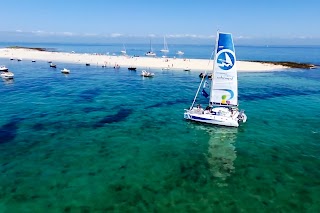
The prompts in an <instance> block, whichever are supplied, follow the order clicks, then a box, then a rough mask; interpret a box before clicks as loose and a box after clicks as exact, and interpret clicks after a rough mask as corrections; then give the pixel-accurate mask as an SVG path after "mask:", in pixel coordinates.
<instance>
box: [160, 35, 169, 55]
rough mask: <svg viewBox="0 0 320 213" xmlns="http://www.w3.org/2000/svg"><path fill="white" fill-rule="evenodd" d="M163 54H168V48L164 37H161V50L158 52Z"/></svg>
mask: <svg viewBox="0 0 320 213" xmlns="http://www.w3.org/2000/svg"><path fill="white" fill-rule="evenodd" d="M160 51H161V52H163V53H168V52H169V48H168V44H167V42H166V37H165V36H164V37H163V49H162V50H160Z"/></svg>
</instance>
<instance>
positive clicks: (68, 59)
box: [0, 47, 292, 72]
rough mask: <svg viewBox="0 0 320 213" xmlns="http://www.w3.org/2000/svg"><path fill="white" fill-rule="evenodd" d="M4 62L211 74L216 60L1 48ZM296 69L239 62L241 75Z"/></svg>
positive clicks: (274, 64) (262, 63)
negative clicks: (243, 73) (164, 69)
mask: <svg viewBox="0 0 320 213" xmlns="http://www.w3.org/2000/svg"><path fill="white" fill-rule="evenodd" d="M0 58H8V59H11V58H12V59H21V60H30V61H31V60H36V61H46V62H48V61H52V62H53V63H55V64H57V63H59V62H60V63H73V64H83V65H84V66H85V65H86V64H87V63H89V64H90V65H97V66H103V65H105V66H107V67H114V66H115V65H119V66H120V67H136V68H140V69H145V68H151V69H163V68H169V69H170V70H184V69H190V70H191V71H199V72H204V71H209V70H212V67H213V60H210V61H209V60H206V59H192V58H191V59H188V58H185V59H180V58H159V57H156V58H153V57H131V56H120V55H119V56H113V55H98V54H87V53H67V52H51V51H46V49H45V48H25V47H14V48H1V49H0ZM289 68H292V67H290V66H283V65H282V64H279V63H275V62H262V61H237V69H238V71H239V72H273V71H284V70H288V69H289Z"/></svg>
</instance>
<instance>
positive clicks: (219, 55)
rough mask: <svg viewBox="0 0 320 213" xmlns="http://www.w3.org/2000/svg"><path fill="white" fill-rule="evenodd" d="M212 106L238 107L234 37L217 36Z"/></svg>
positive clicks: (229, 35) (211, 94) (227, 34)
mask: <svg viewBox="0 0 320 213" xmlns="http://www.w3.org/2000/svg"><path fill="white" fill-rule="evenodd" d="M217 36H218V38H217V43H216V51H215V58H214V67H213V79H212V83H211V92H210V105H231V106H238V79H237V78H238V77H237V68H236V56H235V50H234V44H233V40H232V35H231V34H230V33H221V32H218V34H217Z"/></svg>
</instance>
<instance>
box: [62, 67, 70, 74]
mask: <svg viewBox="0 0 320 213" xmlns="http://www.w3.org/2000/svg"><path fill="white" fill-rule="evenodd" d="M61 72H62V73H63V74H69V73H70V70H68V69H66V68H63V70H61Z"/></svg>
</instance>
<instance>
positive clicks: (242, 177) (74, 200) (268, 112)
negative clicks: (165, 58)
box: [0, 59, 320, 213]
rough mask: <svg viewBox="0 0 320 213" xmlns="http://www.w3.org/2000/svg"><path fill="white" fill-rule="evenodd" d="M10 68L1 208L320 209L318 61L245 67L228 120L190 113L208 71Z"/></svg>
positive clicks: (2, 129) (0, 156)
mask: <svg viewBox="0 0 320 213" xmlns="http://www.w3.org/2000/svg"><path fill="white" fill-rule="evenodd" d="M0 64H5V65H6V66H7V67H9V68H10V70H12V71H13V72H14V73H15V76H16V77H15V79H14V80H13V81H1V82H0V100H1V113H0V165H1V167H0V169H1V176H0V182H1V184H0V212H5V213H7V212H8V213H10V212H270V211H275V212H319V211H320V205H319V203H320V171H319V169H318V168H319V165H320V152H319V151H320V143H319V142H320V122H319V117H320V106H319V103H320V84H319V82H320V70H319V69H314V70H295V71H291V72H273V73H240V74H239V94H240V106H241V108H243V109H245V110H246V114H247V116H248V121H247V123H245V124H243V125H241V126H240V127H239V128H223V127H214V126H210V125H202V124H197V123H193V122H187V121H186V120H184V119H183V109H185V108H188V107H189V106H190V104H191V102H192V99H193V95H194V93H195V90H196V89H197V86H198V83H199V77H198V74H199V73H198V72H192V71H191V72H190V73H189V72H183V71H181V72H179V71H161V70H152V72H155V77H154V78H152V79H148V78H142V77H141V76H140V75H139V74H140V71H137V72H133V71H128V70H127V69H124V68H122V69H120V70H113V69H103V68H100V67H94V66H90V67H85V66H84V65H78V64H58V68H57V69H56V70H55V69H52V68H50V67H49V66H48V64H47V63H45V62H36V63H31V62H28V61H21V62H17V61H9V60H8V59H0ZM63 67H67V68H69V69H70V70H71V74H70V75H67V76H66V75H63V74H61V73H60V69H61V68H63ZM199 101H200V102H206V99H205V98H204V97H201V98H200V99H199Z"/></svg>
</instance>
